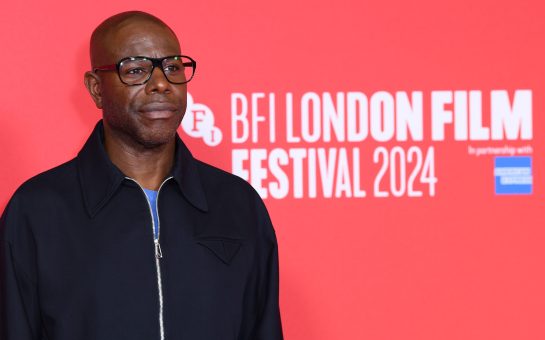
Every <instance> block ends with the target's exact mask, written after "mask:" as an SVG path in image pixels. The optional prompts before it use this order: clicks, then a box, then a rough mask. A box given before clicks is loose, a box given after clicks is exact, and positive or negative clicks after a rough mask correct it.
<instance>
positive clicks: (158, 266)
mask: <svg viewBox="0 0 545 340" xmlns="http://www.w3.org/2000/svg"><path fill="white" fill-rule="evenodd" d="M125 178H126V179H128V180H130V181H133V182H134V183H136V185H138V187H139V188H140V190H142V193H143V194H144V197H145V198H146V202H147V203H148V208H149V212H150V217H151V228H152V235H153V244H154V248H155V269H156V272H157V291H158V294H159V335H160V340H165V325H164V321H163V279H162V278H161V263H160V259H161V258H163V252H162V250H161V244H160V243H159V236H160V235H161V218H160V217H159V193H160V192H161V188H162V187H163V184H165V183H166V182H167V181H168V180H169V179H171V178H173V177H172V176H170V177H167V178H166V179H165V180H164V181H163V182H162V183H161V185H160V186H159V189H158V190H157V198H156V199H155V210H156V211H157V238H156V237H155V220H154V219H153V210H152V209H151V204H150V202H149V200H148V196H147V195H146V192H145V191H144V188H143V187H142V186H141V185H140V183H138V182H137V181H136V180H135V179H132V178H130V177H125Z"/></svg>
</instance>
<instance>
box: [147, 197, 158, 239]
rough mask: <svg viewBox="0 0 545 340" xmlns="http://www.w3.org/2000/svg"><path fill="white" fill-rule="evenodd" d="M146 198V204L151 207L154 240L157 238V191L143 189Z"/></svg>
mask: <svg viewBox="0 0 545 340" xmlns="http://www.w3.org/2000/svg"><path fill="white" fill-rule="evenodd" d="M144 192H145V193H146V196H147V197H148V202H149V205H150V207H151V211H152V214H153V225H154V229H153V236H154V238H155V239H157V238H158V237H159V215H158V214H157V193H158V192H157V191H154V190H148V189H144Z"/></svg>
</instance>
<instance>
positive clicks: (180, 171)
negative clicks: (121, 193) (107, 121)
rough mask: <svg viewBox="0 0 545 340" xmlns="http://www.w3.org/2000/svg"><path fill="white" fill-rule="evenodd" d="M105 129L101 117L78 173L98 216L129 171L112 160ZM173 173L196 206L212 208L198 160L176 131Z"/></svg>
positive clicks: (91, 212) (91, 210) (79, 160)
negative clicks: (108, 153)
mask: <svg viewBox="0 0 545 340" xmlns="http://www.w3.org/2000/svg"><path fill="white" fill-rule="evenodd" d="M103 140H104V129H103V123H102V120H101V121H99V122H98V123H97V124H96V126H95V129H94V130H93V132H92V133H91V136H89V139H88V140H87V142H85V145H84V146H83V148H82V149H81V151H80V152H79V153H78V156H77V157H76V164H77V169H78V176H79V180H80V185H81V189H82V191H83V198H84V203H85V207H86V209H87V212H88V213H89V215H90V216H91V217H94V216H95V215H96V214H97V213H98V212H99V211H100V210H101V209H102V207H104V206H105V205H106V204H107V203H108V201H109V200H110V198H111V197H112V195H113V194H114V193H115V192H116V190H117V189H118V188H119V186H120V185H121V183H122V182H123V181H124V180H125V175H124V174H123V173H122V172H121V171H120V170H119V169H118V168H117V167H116V166H115V165H114V164H113V163H112V162H111V161H110V158H109V157H108V155H107V154H106V150H105V149H104V143H103ZM171 175H172V177H174V180H175V181H176V183H177V184H178V186H179V188H180V190H181V192H182V194H183V195H184V197H185V198H186V199H187V200H188V201H189V202H190V203H191V204H192V205H193V206H194V207H196V208H198V209H200V210H202V211H208V204H207V201H206V196H205V194H204V189H203V186H202V182H201V178H200V175H199V169H198V164H197V160H195V158H193V155H191V152H190V151H189V149H188V148H187V147H186V146H185V144H184V143H183V142H182V140H181V139H180V137H179V136H178V134H176V151H175V155H174V166H173V168H172V171H171Z"/></svg>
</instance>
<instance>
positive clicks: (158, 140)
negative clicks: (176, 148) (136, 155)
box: [137, 131, 176, 149]
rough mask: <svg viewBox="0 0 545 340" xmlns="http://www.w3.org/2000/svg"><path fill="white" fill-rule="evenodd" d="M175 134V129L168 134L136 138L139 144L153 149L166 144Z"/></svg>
mask: <svg viewBox="0 0 545 340" xmlns="http://www.w3.org/2000/svg"><path fill="white" fill-rule="evenodd" d="M175 136H176V131H174V132H173V133H169V134H165V133H163V134H160V135H157V134H154V135H153V136H141V137H139V138H138V139H137V141H138V144H140V145H141V146H142V147H143V148H145V149H155V148H160V147H163V146H164V145H166V144H169V143H171V142H173V141H174V138H175Z"/></svg>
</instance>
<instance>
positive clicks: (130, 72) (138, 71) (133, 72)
mask: <svg viewBox="0 0 545 340" xmlns="http://www.w3.org/2000/svg"><path fill="white" fill-rule="evenodd" d="M144 73H146V70H145V69H144V68H142V67H133V68H130V69H128V70H126V71H125V74H128V75H135V76H136V75H141V74H144Z"/></svg>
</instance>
